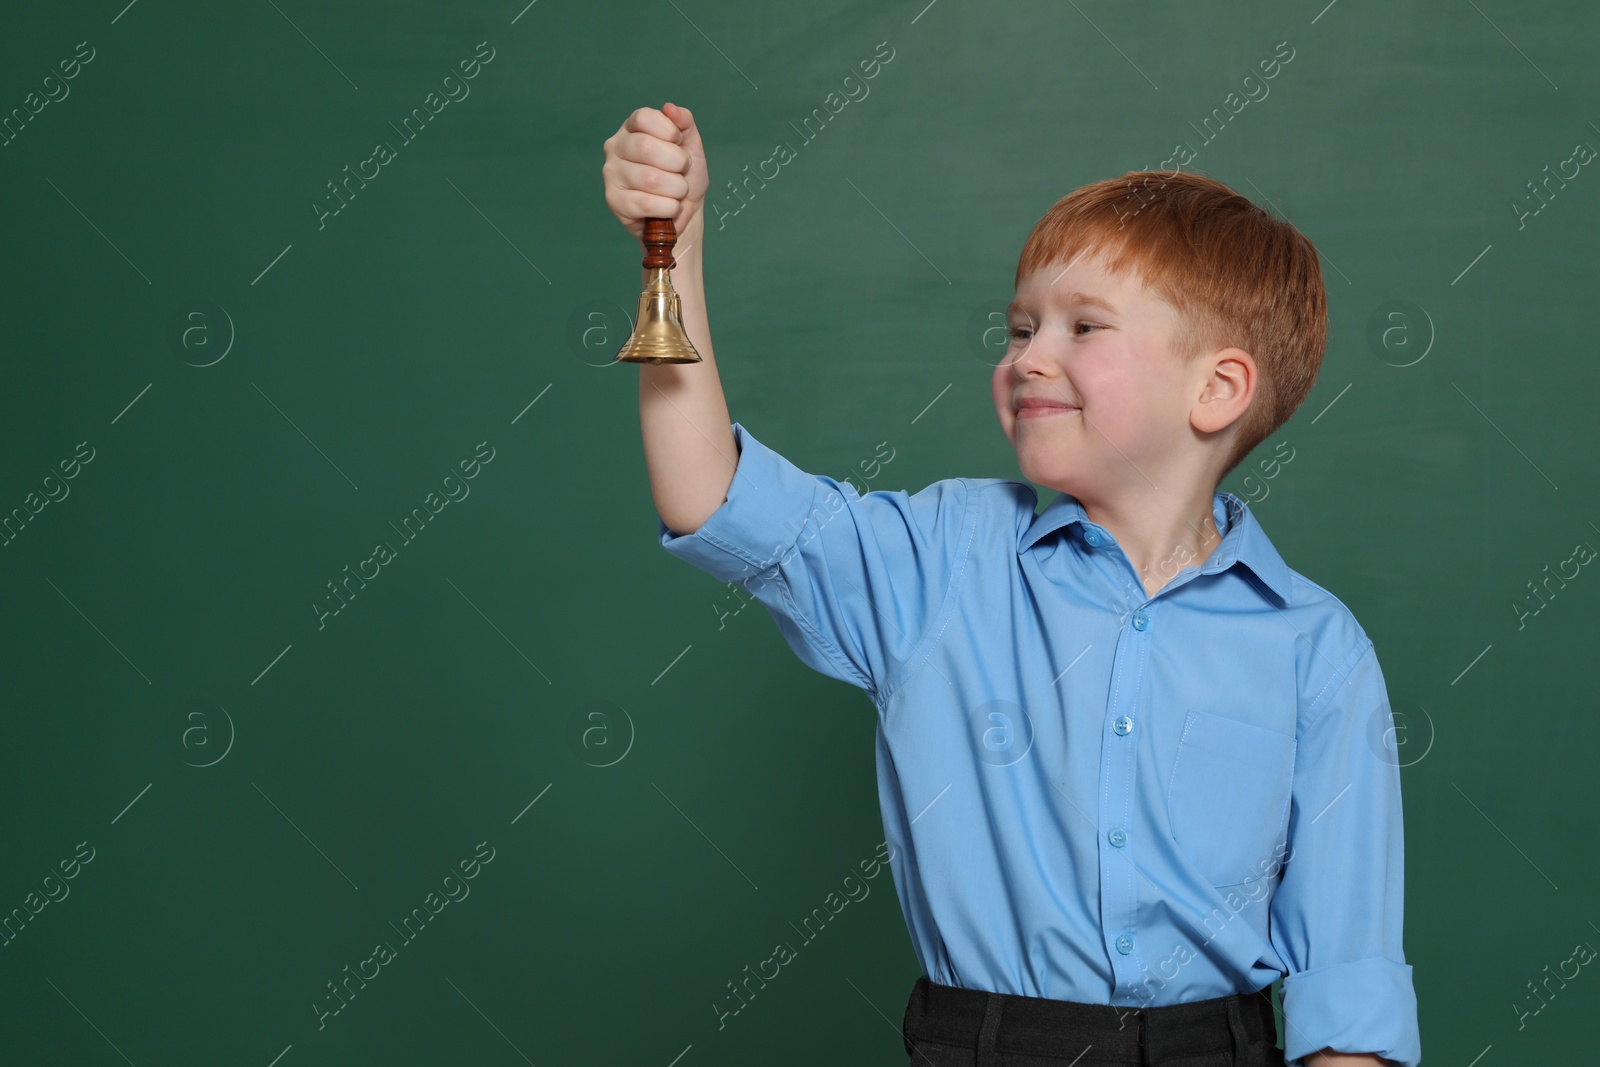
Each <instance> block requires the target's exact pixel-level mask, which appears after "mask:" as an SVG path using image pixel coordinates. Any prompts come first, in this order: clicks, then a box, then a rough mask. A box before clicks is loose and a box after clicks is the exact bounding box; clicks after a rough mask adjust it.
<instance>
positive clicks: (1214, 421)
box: [1189, 348, 1256, 433]
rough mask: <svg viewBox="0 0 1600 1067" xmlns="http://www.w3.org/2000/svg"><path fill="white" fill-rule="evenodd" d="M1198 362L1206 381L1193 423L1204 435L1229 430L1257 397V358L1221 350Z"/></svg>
mask: <svg viewBox="0 0 1600 1067" xmlns="http://www.w3.org/2000/svg"><path fill="white" fill-rule="evenodd" d="M1196 362H1197V364H1198V368H1199V369H1200V371H1201V374H1202V376H1203V377H1202V382H1201V389H1200V396H1199V397H1198V398H1197V399H1196V401H1195V405H1194V407H1193V408H1192V409H1190V412H1189V423H1190V425H1192V426H1193V427H1194V428H1195V429H1196V430H1199V431H1200V432H1202V433H1214V432H1216V431H1217V430H1223V429H1226V428H1227V427H1228V426H1229V425H1231V424H1232V423H1233V422H1234V421H1235V420H1237V419H1238V418H1239V417H1240V416H1242V415H1243V414H1244V413H1245V411H1246V410H1247V409H1248V408H1249V407H1250V401H1251V400H1252V399H1254V397H1255V395H1256V361H1255V358H1254V357H1253V356H1251V355H1250V353H1248V352H1246V351H1245V350H1244V349H1242V348H1220V349H1218V350H1217V351H1216V352H1213V353H1212V354H1211V355H1210V356H1208V357H1205V358H1202V359H1200V360H1197V361H1196Z"/></svg>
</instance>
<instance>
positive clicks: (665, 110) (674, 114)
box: [661, 100, 694, 130]
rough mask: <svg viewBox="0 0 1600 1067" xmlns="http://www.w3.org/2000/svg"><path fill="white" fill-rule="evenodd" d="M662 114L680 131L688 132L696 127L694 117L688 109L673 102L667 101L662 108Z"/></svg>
mask: <svg viewBox="0 0 1600 1067" xmlns="http://www.w3.org/2000/svg"><path fill="white" fill-rule="evenodd" d="M661 111H662V114H664V115H666V116H667V118H669V119H671V120H672V121H673V122H674V123H675V124H676V125H677V127H678V129H680V130H687V129H689V128H690V127H691V126H693V125H694V115H693V114H692V113H691V112H690V111H689V109H688V108H686V107H679V106H678V105H677V104H674V103H673V102H672V101H670V100H669V101H667V102H666V104H664V105H663V106H662V108H661Z"/></svg>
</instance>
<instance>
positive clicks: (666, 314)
mask: <svg viewBox="0 0 1600 1067" xmlns="http://www.w3.org/2000/svg"><path fill="white" fill-rule="evenodd" d="M677 243H678V234H677V231H676V230H674V229H673V227H672V220H671V219H645V220H644V246H645V256H644V266H645V268H646V269H647V270H649V271H650V280H649V282H648V283H647V284H646V285H645V287H644V292H642V293H640V294H639V318H638V319H637V321H635V322H634V325H633V336H632V337H629V338H628V340H627V342H626V343H625V344H624V345H623V346H622V348H621V349H620V350H618V352H617V357H616V359H614V360H612V362H613V363H701V362H703V360H702V359H701V357H700V353H699V352H697V351H695V347H694V343H693V342H692V341H690V340H689V335H688V334H687V333H685V332H684V330H683V307H682V301H680V300H679V298H678V294H677V292H676V291H675V290H674V289H673V288H672V275H671V274H669V273H668V271H669V270H670V269H671V268H672V267H673V266H674V263H673V259H672V246H673V245H675V244H677Z"/></svg>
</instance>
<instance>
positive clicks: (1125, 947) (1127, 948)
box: [1117, 934, 1133, 956]
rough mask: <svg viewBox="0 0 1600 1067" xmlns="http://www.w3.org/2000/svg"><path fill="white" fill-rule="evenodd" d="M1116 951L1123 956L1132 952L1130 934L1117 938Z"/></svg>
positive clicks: (1131, 937)
mask: <svg viewBox="0 0 1600 1067" xmlns="http://www.w3.org/2000/svg"><path fill="white" fill-rule="evenodd" d="M1117 951H1118V952H1120V953H1122V954H1123V955H1124V956H1126V955H1127V954H1128V953H1130V952H1132V951H1133V936H1132V935H1131V934H1123V935H1122V936H1121V937H1119V938H1117Z"/></svg>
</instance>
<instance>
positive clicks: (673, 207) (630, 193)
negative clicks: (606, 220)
mask: <svg viewBox="0 0 1600 1067" xmlns="http://www.w3.org/2000/svg"><path fill="white" fill-rule="evenodd" d="M606 204H607V205H608V206H609V207H610V208H611V210H612V211H614V212H615V213H617V214H618V215H622V216H625V217H627V218H630V219H673V220H676V219H677V217H678V214H679V211H680V209H681V208H682V207H683V201H681V200H674V199H672V198H671V197H670V196H657V195H655V194H654V193H641V192H639V191H638V190H637V189H612V190H610V191H608V192H607V193H606Z"/></svg>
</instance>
